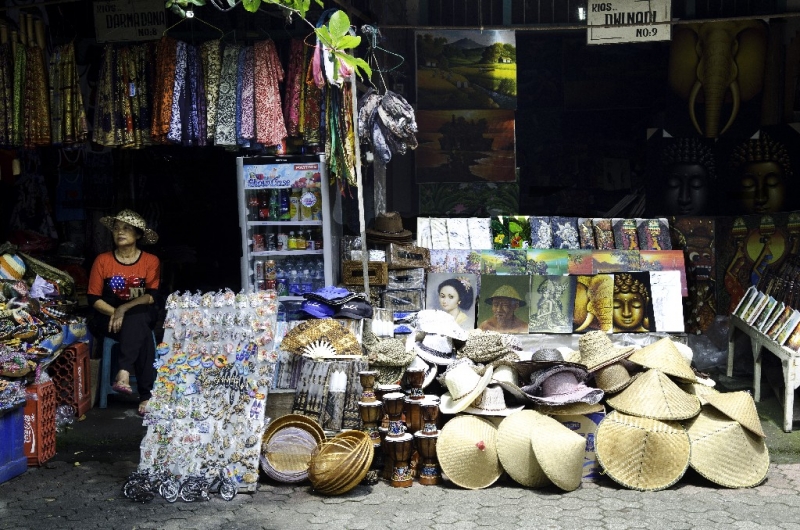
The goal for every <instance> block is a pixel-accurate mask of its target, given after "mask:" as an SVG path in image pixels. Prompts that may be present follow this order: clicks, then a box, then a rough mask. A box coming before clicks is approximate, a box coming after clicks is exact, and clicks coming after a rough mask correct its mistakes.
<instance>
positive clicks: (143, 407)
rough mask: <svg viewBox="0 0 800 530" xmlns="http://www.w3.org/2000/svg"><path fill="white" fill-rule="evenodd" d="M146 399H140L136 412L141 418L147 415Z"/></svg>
mask: <svg viewBox="0 0 800 530" xmlns="http://www.w3.org/2000/svg"><path fill="white" fill-rule="evenodd" d="M148 401H149V400H145V401H140V402H139V411H138V412H139V416H141V417H143V418H144V417H145V416H146V415H147V402H148Z"/></svg>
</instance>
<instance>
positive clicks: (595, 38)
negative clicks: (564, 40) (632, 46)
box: [586, 0, 672, 44]
mask: <svg viewBox="0 0 800 530" xmlns="http://www.w3.org/2000/svg"><path fill="white" fill-rule="evenodd" d="M586 11H587V13H586V21H587V24H588V26H589V27H588V29H587V32H586V42H587V44H617V43H620V42H647V41H660V40H670V38H671V37H670V35H671V31H670V29H671V26H670V20H671V18H672V15H671V13H672V4H671V0H646V1H642V0H602V1H597V0H589V2H588V3H587V5H586Z"/></svg>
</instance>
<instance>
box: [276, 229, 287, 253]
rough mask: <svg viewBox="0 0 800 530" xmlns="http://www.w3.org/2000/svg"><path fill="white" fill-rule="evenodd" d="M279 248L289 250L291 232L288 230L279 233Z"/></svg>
mask: <svg viewBox="0 0 800 530" xmlns="http://www.w3.org/2000/svg"><path fill="white" fill-rule="evenodd" d="M278 250H289V234H287V233H286V232H280V233H279V234H278Z"/></svg>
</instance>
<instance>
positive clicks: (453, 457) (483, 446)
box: [436, 415, 513, 489]
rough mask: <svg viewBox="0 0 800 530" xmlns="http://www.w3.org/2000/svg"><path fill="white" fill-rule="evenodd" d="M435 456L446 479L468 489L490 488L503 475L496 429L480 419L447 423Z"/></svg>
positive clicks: (462, 419) (438, 442) (466, 418)
mask: <svg viewBox="0 0 800 530" xmlns="http://www.w3.org/2000/svg"><path fill="white" fill-rule="evenodd" d="M511 417H513V415H512V416H509V418H511ZM504 421H505V420H504ZM436 456H438V457H439V464H440V465H441V466H442V472H443V473H444V474H445V475H447V478H449V479H450V481H451V482H453V484H456V485H457V486H461V487H462V488H466V489H481V488H485V487H487V486H491V485H492V484H494V483H495V482H496V481H497V479H498V478H500V475H501V474H502V472H503V468H502V467H501V466H500V459H499V458H498V456H497V427H495V426H494V423H492V422H491V421H489V420H486V419H484V418H479V417H478V416H472V415H463V416H456V417H455V418H453V419H451V420H450V421H448V422H447V423H445V425H444V427H443V428H442V430H441V431H439V440H438V441H437V442H436Z"/></svg>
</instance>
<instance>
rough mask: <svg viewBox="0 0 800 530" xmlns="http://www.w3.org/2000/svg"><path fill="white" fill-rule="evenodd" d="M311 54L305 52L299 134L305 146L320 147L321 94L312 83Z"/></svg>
mask: <svg viewBox="0 0 800 530" xmlns="http://www.w3.org/2000/svg"><path fill="white" fill-rule="evenodd" d="M312 54H313V52H306V61H305V64H306V67H305V68H306V79H305V83H304V85H303V105H302V109H303V110H302V112H303V121H302V122H301V124H302V129H301V132H302V134H303V142H304V143H305V144H306V145H321V144H323V143H324V142H323V140H322V138H321V136H320V118H321V112H322V109H321V108H320V104H321V102H322V92H321V90H320V89H319V87H317V84H316V83H315V82H314V68H313V64H312V62H311V58H312Z"/></svg>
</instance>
